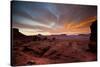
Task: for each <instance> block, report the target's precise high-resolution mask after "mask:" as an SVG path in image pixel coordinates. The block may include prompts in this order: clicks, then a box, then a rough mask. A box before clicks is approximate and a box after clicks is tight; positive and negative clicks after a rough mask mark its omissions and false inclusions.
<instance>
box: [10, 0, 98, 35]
mask: <svg viewBox="0 0 100 67" xmlns="http://www.w3.org/2000/svg"><path fill="white" fill-rule="evenodd" d="M11 10H12V28H18V29H19V32H21V33H23V34H24V35H37V34H42V35H59V34H67V35H77V34H89V33H91V31H90V25H91V24H92V22H93V21H95V20H96V18H97V7H96V6H93V5H92V6H90V5H74V4H57V3H43V2H25V1H12V4H11Z"/></svg>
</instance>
